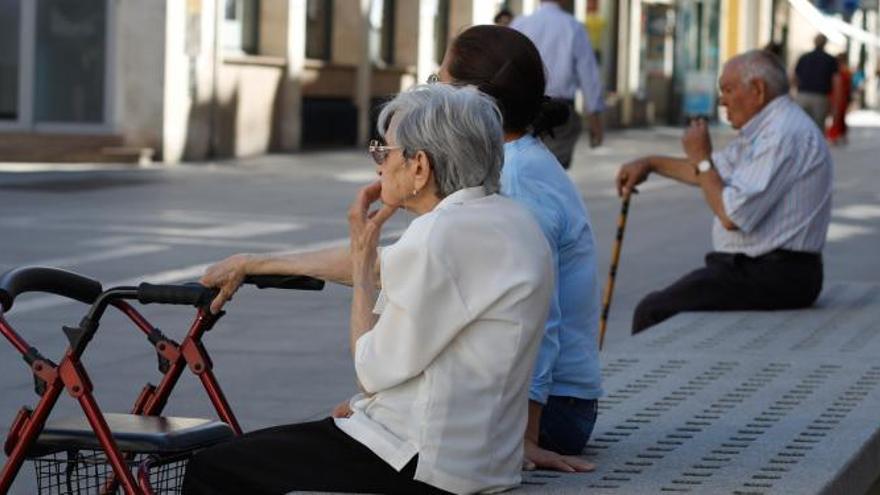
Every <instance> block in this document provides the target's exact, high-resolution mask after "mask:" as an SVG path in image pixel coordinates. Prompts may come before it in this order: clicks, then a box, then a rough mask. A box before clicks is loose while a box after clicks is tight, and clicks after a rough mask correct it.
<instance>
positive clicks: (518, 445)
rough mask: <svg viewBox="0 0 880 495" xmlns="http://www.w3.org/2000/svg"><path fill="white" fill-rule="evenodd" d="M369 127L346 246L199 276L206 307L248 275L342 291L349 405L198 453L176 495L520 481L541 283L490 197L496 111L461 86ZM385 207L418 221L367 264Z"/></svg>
mask: <svg viewBox="0 0 880 495" xmlns="http://www.w3.org/2000/svg"><path fill="white" fill-rule="evenodd" d="M379 128H380V129H385V131H384V139H385V141H386V142H385V143H384V144H379V143H374V144H373V145H371V147H370V151H371V152H372V154H373V159H374V160H375V162H376V164H377V172H378V174H379V177H380V182H377V183H375V184H372V185H370V186H368V187H366V188H364V189H363V190H361V192H360V194H359V195H358V197H357V199H356V200H355V202H354V204H353V205H352V207H351V209H350V210H349V224H350V233H351V245H350V247H349V248H348V249H329V250H324V251H320V252H315V253H305V254H296V255H289V256H286V257H285V256H274V257H272V256H269V257H257V256H253V257H251V256H246V255H239V256H234V257H232V258H229V259H227V260H226V261H224V262H221V263H219V264H217V265H215V266H213V267H211V268H209V270H208V272H207V273H206V274H205V276H204V277H203V278H202V282H203V283H204V284H205V285H208V286H212V287H218V288H220V295H219V296H218V298H217V300H215V301H214V303H213V304H212V310H214V311H217V310H219V308H220V307H221V306H222V304H223V303H224V302H225V301H226V300H228V299H229V297H230V296H231V295H232V293H234V292H235V290H236V289H237V288H238V286H239V285H240V284H241V282H242V280H243V279H244V276H245V275H248V274H265V273H276V274H304V275H311V276H316V277H319V278H325V279H330V280H335V281H339V282H344V283H348V284H350V285H351V286H352V288H353V295H352V304H351V325H350V342H351V352H352V358H353V360H354V365H355V371H356V373H357V381H358V383H359V386H360V387H361V390H362V393H361V394H359V395H357V396H355V397H354V398H353V399H352V400H351V401H350V414H344V415H338V417H336V418H327V419H325V420H322V421H317V422H312V423H303V424H296V425H287V426H278V427H275V428H269V429H266V430H260V431H255V432H251V433H248V434H246V435H244V436H242V437H240V438H236V439H234V440H232V441H230V442H228V443H225V444H221V445H218V446H215V447H211V448H208V449H206V450H204V451H202V452H200V453H198V454H196V455H195V457H194V458H193V459H192V460H191V461H190V464H189V467H188V469H187V473H186V479H185V481H184V493H187V494H219V493H248V494H274V493H287V492H289V491H294V490H306V491H340V492H369V493H407V494H409V493H445V492H454V493H475V492H486V491H500V490H503V489H506V488H510V487H513V486H516V485H517V484H518V483H519V482H520V477H521V475H520V468H521V466H522V462H523V441H522V439H523V434H524V432H525V428H526V418H527V409H528V400H527V399H528V389H529V383H530V378H531V374H530V373H531V369H532V364H533V363H534V360H535V356H536V354H537V351H538V345H539V343H540V341H541V336H542V333H543V328H544V321H545V319H546V318H547V312H548V307H549V303H550V294H551V293H552V291H553V286H554V280H553V266H552V258H551V254H550V248H549V246H548V244H547V241H546V240H545V238H544V235H543V233H542V231H541V229H540V227H539V226H538V225H537V223H535V221H534V220H533V219H532V217H531V215H530V213H529V212H528V211H527V210H525V209H524V208H523V207H521V206H519V205H518V204H517V203H515V202H514V201H513V200H510V199H507V198H505V197H502V196H500V195H498V194H497V192H498V189H499V181H500V172H501V164H502V162H503V160H504V151H503V150H504V148H503V132H502V127H501V114H500V112H499V110H498V108H497V107H496V106H495V104H494V102H493V101H492V99H491V98H490V97H488V96H486V95H484V94H482V93H480V92H479V91H477V90H476V89H474V88H456V87H453V86H450V85H445V84H440V85H431V86H421V87H416V88H414V89H413V90H410V91H407V92H404V93H401V94H400V95H398V96H397V97H396V98H395V99H394V100H392V101H391V102H390V103H389V104H388V105H387V106H386V107H385V108H384V109H383V110H382V113H381V114H380V116H379ZM379 200H381V202H382V204H383V206H381V207H380V208H378V209H376V210H374V211H372V212H370V211H369V210H370V208H371V205H372V204H373V203H374V202H376V201H379ZM398 208H404V209H406V210H409V211H410V212H412V213H414V214H415V215H417V218H416V219H415V220H413V222H412V223H411V224H410V226H409V228H408V229H407V230H406V231H405V232H404V234H403V235H402V236H401V238H400V239H399V240H398V241H397V242H396V243H394V244H393V245H391V246H388V247H386V248H384V249H383V250H382V251H381V256H380V253H379V252H378V249H377V243H378V240H379V236H380V232H381V228H382V225H383V223H384V222H385V221H386V220H387V219H388V218H390V217H391V215H393V214H394V212H395V210H396V209H398ZM380 258H381V260H380ZM380 261H381V262H380ZM379 288H381V293H379V294H377V292H378V290H379ZM374 311H375V313H378V315H377V314H374Z"/></svg>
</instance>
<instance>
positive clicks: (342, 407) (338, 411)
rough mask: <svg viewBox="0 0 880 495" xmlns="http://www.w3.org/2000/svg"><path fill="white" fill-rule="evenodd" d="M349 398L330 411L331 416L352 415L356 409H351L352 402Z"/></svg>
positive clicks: (344, 416)
mask: <svg viewBox="0 0 880 495" xmlns="http://www.w3.org/2000/svg"><path fill="white" fill-rule="evenodd" d="M349 402H350V401H349V400H347V399H346V400H344V401H342V402H340V403H339V404H338V405H337V406H336V407H334V408H333V410H332V411H330V416H332V417H334V418H347V417H349V416H351V415H352V414H353V413H354V411H352V410H351V404H350V403H349Z"/></svg>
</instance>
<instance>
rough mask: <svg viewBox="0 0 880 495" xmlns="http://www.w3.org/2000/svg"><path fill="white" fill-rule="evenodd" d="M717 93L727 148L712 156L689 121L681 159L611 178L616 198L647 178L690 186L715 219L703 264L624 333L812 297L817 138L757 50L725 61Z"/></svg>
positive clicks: (819, 229) (821, 184)
mask: <svg viewBox="0 0 880 495" xmlns="http://www.w3.org/2000/svg"><path fill="white" fill-rule="evenodd" d="M719 86H720V88H721V97H720V103H721V105H722V106H724V107H726V108H727V114H728V118H729V119H730V123H731V125H732V126H733V128H734V129H737V130H739V135H738V136H737V137H736V138H735V139H734V140H733V141H731V142H730V144H728V145H727V146H726V147H725V148H723V149H721V150H719V151H715V152H713V151H712V142H711V139H710V137H709V132H708V129H707V127H706V123H705V121H695V122H694V123H692V124H691V126H690V128H689V129H688V130H687V131H686V132H685V135H684V137H683V138H682V146H683V148H684V152H685V155H686V156H685V158H674V157H666V156H648V157H644V158H640V159H638V160H635V161H632V162H630V163H627V164H625V165H623V166H622V167H621V168H620V171H619V172H618V174H617V190H618V193H619V194H621V195H627V194H630V193H632V192H633V190H634V188H635V186H637V185H638V184H640V183H642V182H643V181H645V180H646V179H647V178H648V175H650V174H651V173H652V172H656V173H658V174H660V175H663V176H665V177H669V178H671V179H675V180H677V181H679V182H682V183H685V184H690V185H693V186H697V187H699V188H700V189H701V190H702V193H703V197H704V198H705V200H706V203H707V206H708V207H709V208H710V209H711V210H712V213H714V215H715V221H714V225H713V228H712V244H713V246H714V252H711V253H709V254H707V255H706V260H705V265H706V266H705V267H703V268H699V269H697V270H694V271H692V272H691V273H689V274H687V275H685V276H684V277H682V278H681V279H679V280H678V281H677V282H675V283H673V284H672V285H670V286H669V287H667V288H665V289H662V290H659V291H656V292H653V293H651V294H648V295H647V296H646V297H645V298H644V299H642V300H641V302H639V304H638V306H637V307H636V310H635V314H634V315H633V326H632V331H633V333H638V332H641V331H643V330H645V329H646V328H648V327H651V326H653V325H656V324H657V323H660V322H661V321H663V320H665V319H667V318H669V317H671V316H673V315H675V314H676V313H679V312H682V311H738V310H770V309H795V308H804V307H807V306H809V305H811V304H813V302H814V301H815V300H816V298H817V297H818V296H819V292H820V291H821V290H822V278H823V271H822V270H823V269H822V248H823V247H824V245H825V237H826V235H827V234H828V225H829V223H830V221H831V179H832V169H833V165H832V162H831V152H830V151H829V149H828V144H827V143H826V141H825V137H824V136H823V133H822V132H821V131H820V129H819V128H817V127H816V126H815V125H813V124H812V123H811V121H810V119H809V117H808V116H807V115H806V114H804V112H803V111H801V109H800V108H798V106H797V105H796V104H795V103H794V102H793V101H792V100H791V98H789V96H788V80H787V78H786V74H785V68H784V67H783V66H782V64H781V63H780V62H779V59H778V58H776V57H775V56H773V55H772V54H770V53H768V52H766V51H764V50H752V51H749V52H746V53H744V54H742V55H738V56H736V57H734V58H733V59H731V60H730V61H728V62H727V63H726V64H725V65H724V70H723V71H722V73H721V78H720V80H719Z"/></svg>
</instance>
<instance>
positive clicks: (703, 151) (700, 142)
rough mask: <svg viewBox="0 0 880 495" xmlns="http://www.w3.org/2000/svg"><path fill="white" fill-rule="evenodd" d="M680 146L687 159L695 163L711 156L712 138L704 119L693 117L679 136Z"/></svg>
mask: <svg viewBox="0 0 880 495" xmlns="http://www.w3.org/2000/svg"><path fill="white" fill-rule="evenodd" d="M681 147H682V148H683V149H684V154H685V155H687V157H688V160H689V161H690V162H691V163H692V164H694V165H696V164H697V163H699V162H701V161H703V160H708V159H709V157H710V156H712V138H711V137H710V136H709V126H708V124H707V123H706V120H705V119H694V120H692V121H691V125H690V126H688V128H687V129H686V130H685V131H684V136H682V137H681Z"/></svg>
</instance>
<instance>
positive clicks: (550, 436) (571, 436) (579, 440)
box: [538, 395, 599, 455]
mask: <svg viewBox="0 0 880 495" xmlns="http://www.w3.org/2000/svg"><path fill="white" fill-rule="evenodd" d="M598 409H599V401H597V400H596V399H589V400H588V399H577V398H574V397H560V396H554V395H551V396H550V397H549V398H548V399H547V403H546V404H544V408H543V409H542V411H541V430H540V433H539V436H538V445H540V446H541V448H544V449H547V450H552V451H553V452H557V453H559V454H563V455H579V454H580V453H581V452H583V450H584V447H586V446H587V440H589V439H590V435H591V434H592V433H593V427H594V426H596V414H597V412H598Z"/></svg>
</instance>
